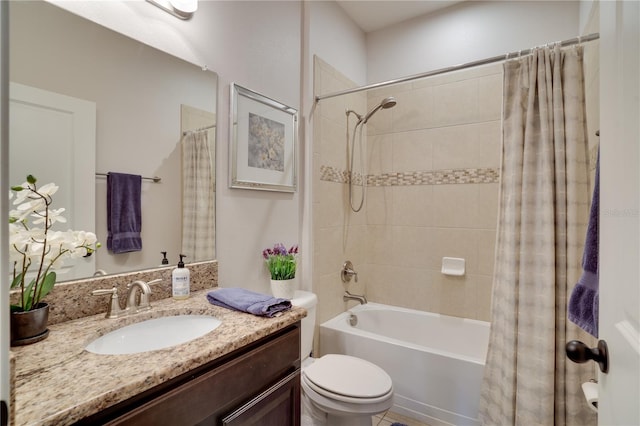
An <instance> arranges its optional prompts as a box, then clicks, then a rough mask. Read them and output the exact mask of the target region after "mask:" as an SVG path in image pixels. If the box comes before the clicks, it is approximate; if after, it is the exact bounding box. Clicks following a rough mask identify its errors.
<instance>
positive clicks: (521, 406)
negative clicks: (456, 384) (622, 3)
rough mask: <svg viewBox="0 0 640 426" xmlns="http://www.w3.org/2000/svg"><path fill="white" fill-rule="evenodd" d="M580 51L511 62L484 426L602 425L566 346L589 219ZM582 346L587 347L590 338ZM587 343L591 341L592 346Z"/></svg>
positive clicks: (584, 375)
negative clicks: (586, 398)
mask: <svg viewBox="0 0 640 426" xmlns="http://www.w3.org/2000/svg"><path fill="white" fill-rule="evenodd" d="M582 57H583V56H582V47H581V46H579V47H576V48H569V49H565V50H561V49H560V48H559V47H555V48H544V49H537V50H535V51H534V52H533V53H532V54H531V55H529V56H526V57H523V58H522V59H518V60H512V61H508V62H505V64H504V95H503V96H504V102H503V147H502V149H503V154H502V170H501V184H500V185H501V186H500V206H499V219H498V220H499V222H498V236H497V243H496V263H495V272H494V278H493V300H492V312H491V333H490V337H489V348H488V352H487V361H486V365H485V370H484V382H483V386H482V392H481V398H480V407H479V409H480V419H481V421H482V424H483V425H510V426H511V425H513V426H515V425H521V426H529V425H534V424H537V425H556V426H563V425H595V424H596V416H595V414H594V413H593V412H592V411H591V410H589V408H588V406H587V404H586V403H585V401H584V397H583V396H582V391H581V387H580V384H581V383H582V382H584V381H588V380H589V379H590V378H592V377H595V373H594V367H593V365H594V364H593V363H592V364H591V365H579V364H573V363H571V362H569V361H568V359H567V357H566V356H565V350H564V347H565V343H566V342H567V341H569V340H573V339H575V338H576V337H579V339H580V340H582V339H583V338H584V339H589V337H588V336H587V335H586V333H584V332H582V330H580V329H578V327H577V326H575V325H574V324H572V323H569V322H568V320H567V305H568V296H569V294H570V293H571V290H572V288H573V286H574V283H575V282H577V279H578V278H579V276H580V259H581V257H582V245H583V243H584V235H585V232H586V225H587V221H588V215H589V190H588V179H589V178H588V168H587V163H588V158H587V136H586V118H585V115H584V84H583V80H584V77H583V61H582ZM583 341H584V340H583ZM587 341H589V340H587Z"/></svg>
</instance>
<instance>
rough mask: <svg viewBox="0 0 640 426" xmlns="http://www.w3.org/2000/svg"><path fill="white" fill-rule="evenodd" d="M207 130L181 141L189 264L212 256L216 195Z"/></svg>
mask: <svg viewBox="0 0 640 426" xmlns="http://www.w3.org/2000/svg"><path fill="white" fill-rule="evenodd" d="M213 182H214V179H213V173H212V164H211V154H210V152H209V137H208V132H207V131H206V130H200V131H192V132H187V133H186V135H185V136H184V137H183V138H182V254H184V255H185V256H187V259H189V261H191V262H195V261H199V260H207V259H213V258H214V257H215V213H214V211H215V192H214V183H213Z"/></svg>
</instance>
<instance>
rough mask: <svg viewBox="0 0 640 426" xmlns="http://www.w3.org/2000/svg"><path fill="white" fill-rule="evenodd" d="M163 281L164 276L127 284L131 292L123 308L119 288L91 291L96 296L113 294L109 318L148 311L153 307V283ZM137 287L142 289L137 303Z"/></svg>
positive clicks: (110, 300) (108, 313)
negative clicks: (151, 295)
mask: <svg viewBox="0 0 640 426" xmlns="http://www.w3.org/2000/svg"><path fill="white" fill-rule="evenodd" d="M160 281H162V278H158V279H156V280H152V281H149V282H144V281H140V280H139V281H134V282H132V283H131V284H128V285H127V289H128V290H129V293H128V294H127V304H126V305H125V308H124V309H122V308H121V307H120V300H119V299H118V288H117V287H113V288H112V289H109V290H106V289H100V290H94V291H92V292H91V294H92V295H94V296H99V295H102V294H111V298H109V306H108V308H107V315H106V317H107V318H121V317H123V316H125V315H129V314H135V313H137V312H143V311H148V310H149V309H151V303H150V302H149V295H150V294H151V285H152V284H156V283H159V282H160ZM137 289H140V301H139V302H138V303H136V293H137Z"/></svg>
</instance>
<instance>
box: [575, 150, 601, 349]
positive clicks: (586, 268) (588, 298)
mask: <svg viewBox="0 0 640 426" xmlns="http://www.w3.org/2000/svg"><path fill="white" fill-rule="evenodd" d="M599 207H600V152H598V159H597V160H596V176H595V183H594V186H593V197H592V199H591V211H590V213H589V225H588V227H587V235H586V238H585V243H584V252H583V254H582V276H581V277H580V279H579V280H578V283H577V284H576V286H575V287H574V288H573V291H572V292H571V297H570V299H569V308H568V318H569V321H571V322H573V323H574V324H576V325H577V326H578V327H580V328H582V329H583V330H584V331H586V332H587V333H589V334H591V335H593V336H595V337H598V305H599V297H598V290H599V282H598V281H599V275H598V250H599V239H598V218H599Z"/></svg>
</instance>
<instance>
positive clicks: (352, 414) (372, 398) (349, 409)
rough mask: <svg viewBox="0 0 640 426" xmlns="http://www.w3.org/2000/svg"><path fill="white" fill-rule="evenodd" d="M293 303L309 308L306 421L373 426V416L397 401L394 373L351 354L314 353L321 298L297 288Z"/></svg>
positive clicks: (304, 341)
mask: <svg viewBox="0 0 640 426" xmlns="http://www.w3.org/2000/svg"><path fill="white" fill-rule="evenodd" d="M291 304H292V305H294V306H300V307H303V308H305V309H306V310H307V316H306V317H305V318H303V319H302V333H301V342H300V351H301V354H300V358H301V359H302V374H301V379H300V381H301V383H302V406H303V408H302V416H303V419H302V420H303V422H302V424H303V425H305V423H306V424H313V425H322V424H326V425H331V426H346V425H348V426H356V425H368V426H370V425H371V416H373V415H375V414H378V413H382V412H384V411H386V410H388V409H389V408H391V406H392V405H393V385H392V382H391V377H389V375H388V374H387V373H386V372H385V371H384V370H383V369H382V368H380V367H378V366H377V365H375V364H373V363H371V362H369V361H365V360H363V359H360V358H356V357H352V356H348V355H338V354H328V355H324V356H322V357H321V358H312V357H310V356H309V354H310V353H311V350H312V348H313V333H314V329H315V323H316V305H317V304H318V298H317V296H316V295H315V294H313V293H310V292H307V291H296V294H295V297H294V298H293V299H291ZM305 420H306V422H305Z"/></svg>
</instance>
